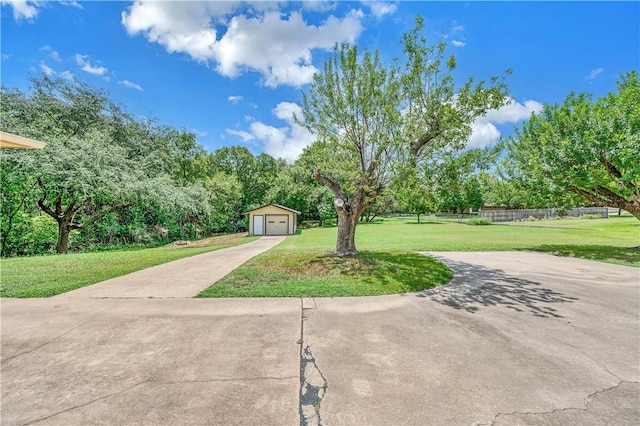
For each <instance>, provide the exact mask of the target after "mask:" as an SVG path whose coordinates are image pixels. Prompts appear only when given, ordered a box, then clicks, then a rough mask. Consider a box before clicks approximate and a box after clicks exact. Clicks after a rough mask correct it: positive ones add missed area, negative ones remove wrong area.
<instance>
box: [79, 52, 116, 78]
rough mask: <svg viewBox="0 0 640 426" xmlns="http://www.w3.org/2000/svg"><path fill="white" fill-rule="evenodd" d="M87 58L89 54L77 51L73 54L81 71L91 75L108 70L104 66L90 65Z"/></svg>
mask: <svg viewBox="0 0 640 426" xmlns="http://www.w3.org/2000/svg"><path fill="white" fill-rule="evenodd" d="M87 58H89V55H81V54H79V53H76V54H75V55H74V59H75V60H76V64H78V66H79V67H80V68H81V69H82V71H84V72H88V73H89V74H93V75H104V74H105V73H106V72H107V71H108V69H107V68H105V67H100V66H94V65H91V63H90V62H89V60H88V59H87Z"/></svg>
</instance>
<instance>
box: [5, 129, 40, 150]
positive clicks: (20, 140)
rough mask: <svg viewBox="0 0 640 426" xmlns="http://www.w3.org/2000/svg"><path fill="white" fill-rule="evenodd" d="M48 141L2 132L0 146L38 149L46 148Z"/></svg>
mask: <svg viewBox="0 0 640 426" xmlns="http://www.w3.org/2000/svg"><path fill="white" fill-rule="evenodd" d="M45 145H46V143H44V142H40V141H36V140H33V139H29V138H25V137H22V136H18V135H14V134H13V133H7V132H0V148H22V149H34V148H35V149H37V148H44V146H45Z"/></svg>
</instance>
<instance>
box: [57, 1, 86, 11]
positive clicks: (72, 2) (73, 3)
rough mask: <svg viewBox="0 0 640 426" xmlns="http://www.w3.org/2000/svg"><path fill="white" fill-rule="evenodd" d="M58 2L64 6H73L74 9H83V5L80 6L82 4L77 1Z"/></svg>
mask: <svg viewBox="0 0 640 426" xmlns="http://www.w3.org/2000/svg"><path fill="white" fill-rule="evenodd" d="M60 4H62V5H65V6H71V7H75V8H76V9H84V7H82V5H81V4H80V3H78V2H77V1H65V0H60Z"/></svg>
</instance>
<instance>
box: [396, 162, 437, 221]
mask: <svg viewBox="0 0 640 426" xmlns="http://www.w3.org/2000/svg"><path fill="white" fill-rule="evenodd" d="M420 172H422V175H419V173H420ZM424 172H425V169H419V168H417V167H415V166H413V167H407V168H405V169H404V170H402V171H401V172H399V173H398V175H397V176H396V178H395V179H394V180H393V184H392V186H391V187H390V190H391V193H392V194H393V196H394V198H395V200H396V203H397V206H398V207H399V208H400V209H401V210H403V211H407V212H411V213H413V214H416V215H417V216H418V223H420V215H422V214H426V213H428V212H430V211H434V210H436V209H437V207H436V195H435V186H434V182H433V180H434V179H433V176H431V173H424Z"/></svg>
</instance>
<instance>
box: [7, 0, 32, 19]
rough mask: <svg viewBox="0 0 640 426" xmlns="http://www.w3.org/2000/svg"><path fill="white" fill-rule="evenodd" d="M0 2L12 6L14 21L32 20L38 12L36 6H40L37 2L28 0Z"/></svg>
mask: <svg viewBox="0 0 640 426" xmlns="http://www.w3.org/2000/svg"><path fill="white" fill-rule="evenodd" d="M0 4H2V6H5V5H6V6H10V7H12V8H13V19H15V20H16V21H19V20H20V19H27V20H32V19H33V18H34V17H35V16H36V15H37V14H38V7H41V4H38V2H35V1H28V0H2V1H0Z"/></svg>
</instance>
